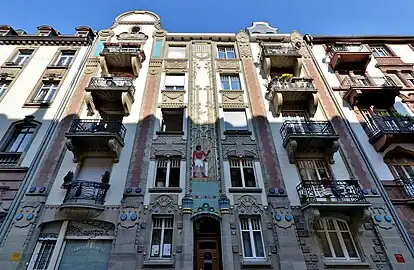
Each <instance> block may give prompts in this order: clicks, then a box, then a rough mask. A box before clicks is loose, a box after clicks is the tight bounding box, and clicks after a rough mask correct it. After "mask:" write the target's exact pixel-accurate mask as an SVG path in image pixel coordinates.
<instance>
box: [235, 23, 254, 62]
mask: <svg viewBox="0 0 414 270" xmlns="http://www.w3.org/2000/svg"><path fill="white" fill-rule="evenodd" d="M236 40H237V45H238V47H239V56H240V58H251V57H252V52H251V50H250V43H249V35H248V34H247V33H246V32H245V31H243V30H241V31H240V32H239V33H238V34H237V35H236Z"/></svg>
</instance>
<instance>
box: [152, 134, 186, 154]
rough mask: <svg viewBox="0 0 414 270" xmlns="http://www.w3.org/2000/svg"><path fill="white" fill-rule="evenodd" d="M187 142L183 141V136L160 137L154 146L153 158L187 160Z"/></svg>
mask: <svg viewBox="0 0 414 270" xmlns="http://www.w3.org/2000/svg"><path fill="white" fill-rule="evenodd" d="M185 154H186V142H185V141H184V140H182V136H181V135H178V136H175V135H167V136H163V135H158V136H157V139H156V140H155V141H154V142H153V144H152V149H151V157H152V158H155V156H166V157H171V156H181V157H183V158H185V156H186V155H185Z"/></svg>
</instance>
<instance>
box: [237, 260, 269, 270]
mask: <svg viewBox="0 0 414 270" xmlns="http://www.w3.org/2000/svg"><path fill="white" fill-rule="evenodd" d="M241 268H259V269H263V268H269V269H271V268H272V263H271V262H269V261H267V260H260V261H259V260H257V261H256V260H251V261H249V260H243V261H242V262H241Z"/></svg>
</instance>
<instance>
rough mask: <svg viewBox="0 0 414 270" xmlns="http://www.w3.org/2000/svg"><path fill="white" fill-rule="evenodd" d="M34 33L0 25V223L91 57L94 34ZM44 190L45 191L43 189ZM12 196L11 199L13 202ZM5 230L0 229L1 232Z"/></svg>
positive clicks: (40, 29) (85, 30) (78, 31)
mask: <svg viewBox="0 0 414 270" xmlns="http://www.w3.org/2000/svg"><path fill="white" fill-rule="evenodd" d="M37 29H38V31H37V32H36V33H35V34H27V33H26V32H25V31H24V30H15V29H13V28H12V27H10V26H7V25H2V26H0V126H1V127H2V128H1V130H0V138H1V141H0V194H1V195H0V226H2V225H3V222H4V223H6V224H4V227H3V228H6V227H8V226H9V224H8V223H9V221H8V220H6V216H7V213H8V212H14V211H16V209H15V207H17V205H16V203H17V202H18V201H20V200H21V198H22V197H21V192H19V190H22V189H27V188H28V187H29V186H28V185H29V184H30V179H31V178H32V177H33V173H34V171H33V170H35V168H37V167H38V166H39V164H40V163H41V160H42V159H43V157H44V153H45V150H46V149H47V145H48V144H49V143H50V141H51V138H53V136H54V134H55V132H56V126H57V125H58V124H59V121H60V120H61V117H62V112H61V110H62V109H63V108H65V107H67V106H68V98H69V97H70V96H71V94H72V92H73V89H74V84H76V82H77V80H78V79H79V76H78V75H79V72H78V70H79V69H83V66H84V64H85V62H86V59H87V58H88V57H89V51H88V50H89V48H90V46H91V44H92V42H93V39H94V33H93V32H92V31H91V29H90V28H88V27H77V28H76V32H75V34H72V35H62V34H60V33H59V32H57V31H56V30H55V29H53V28H52V27H50V26H39V27H38V28H37ZM42 192H43V191H42ZM13 200H14V203H13ZM3 232H4V231H3V230H2V233H1V234H3Z"/></svg>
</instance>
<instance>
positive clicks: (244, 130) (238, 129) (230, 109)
mask: <svg viewBox="0 0 414 270" xmlns="http://www.w3.org/2000/svg"><path fill="white" fill-rule="evenodd" d="M226 112H240V113H244V120H245V123H246V125H245V128H234V127H233V128H230V129H228V128H227V127H228V124H227V123H230V122H228V121H226ZM227 119H228V118H227ZM223 120H224V132H225V133H232V132H249V119H248V118H247V112H246V109H244V108H241V109H240V108H223Z"/></svg>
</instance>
